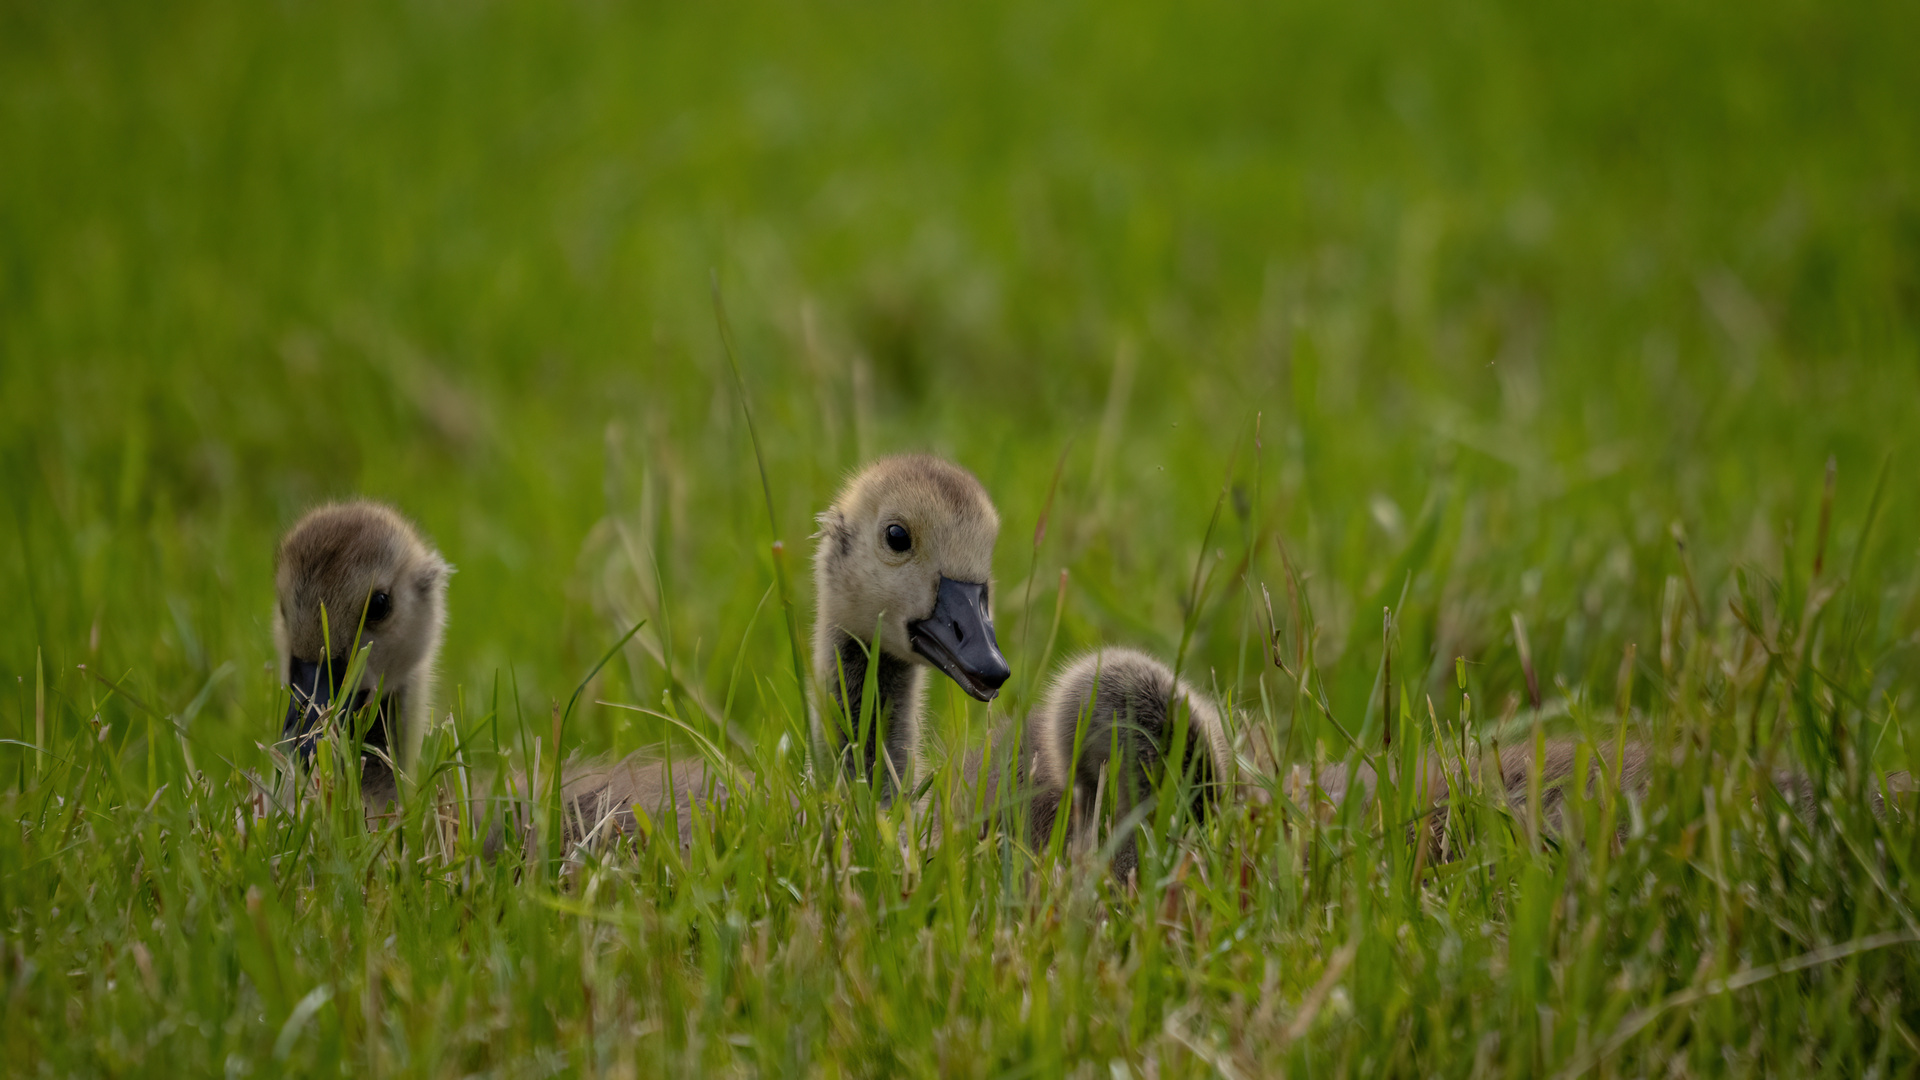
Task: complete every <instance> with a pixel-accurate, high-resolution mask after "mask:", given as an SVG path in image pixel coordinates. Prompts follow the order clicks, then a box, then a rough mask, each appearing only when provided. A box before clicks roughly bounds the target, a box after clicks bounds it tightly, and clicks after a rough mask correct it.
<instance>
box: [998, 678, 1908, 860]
mask: <svg viewBox="0 0 1920 1080" xmlns="http://www.w3.org/2000/svg"><path fill="white" fill-rule="evenodd" d="M1180 710H1184V711H1185V712H1186V713H1187V714H1188V715H1189V716H1190V721H1189V732H1190V733H1189V736H1188V741H1187V752H1186V755H1185V758H1184V760H1182V761H1181V762H1180V763H1179V764H1180V767H1181V768H1182V769H1184V770H1186V772H1187V774H1188V776H1189V777H1190V779H1191V780H1192V782H1193V785H1194V786H1193V792H1194V795H1193V797H1194V803H1193V812H1194V816H1195V817H1196V818H1204V817H1205V815H1206V814H1207V813H1210V812H1213V811H1214V810H1216V809H1217V808H1218V807H1219V806H1220V805H1221V804H1222V803H1223V802H1224V801H1225V800H1227V799H1230V798H1232V797H1233V796H1234V795H1235V794H1236V793H1237V792H1242V791H1246V792H1251V791H1252V790H1253V785H1251V784H1236V783H1235V782H1234V777H1233V774H1232V772H1231V771H1230V770H1231V768H1232V766H1233V757H1232V748H1231V745H1230V742H1229V739H1228V735H1227V730H1226V728H1225V726H1224V725H1223V724H1222V714H1221V712H1220V710H1219V708H1218V707H1217V706H1216V705H1215V703H1214V702H1213V700H1212V699H1211V698H1210V697H1208V696H1207V695H1206V694H1203V693H1201V692H1199V691H1196V690H1194V689H1193V688H1192V687H1191V686H1189V685H1187V684H1186V683H1185V682H1184V681H1176V680H1175V678H1174V674H1173V670H1172V669H1171V668H1170V667H1168V666H1167V665H1166V664H1165V663H1163V662H1161V661H1160V660H1158V659H1156V658H1154V657H1152V656H1149V655H1147V654H1145V653H1142V652H1137V651H1135V650H1132V649H1106V650H1102V651H1100V652H1096V653H1091V654H1088V655H1087V656H1084V657H1081V658H1080V659H1079V660H1077V661H1075V662H1074V663H1072V664H1071V665H1069V666H1068V667H1067V668H1066V670H1064V671H1063V672H1062V673H1061V674H1060V676H1059V677H1057V678H1056V679H1055V680H1054V682H1053V683H1052V685H1051V686H1050V687H1049V688H1048V690H1047V693H1046V695H1045V696H1044V697H1043V698H1042V700H1041V702H1040V704H1039V706H1037V707H1036V708H1035V709H1034V711H1033V713H1032V715H1031V716H1030V717H1029V718H1028V727H1027V732H1028V734H1027V737H1028V739H1029V742H1030V745H1031V747H1032V751H1031V754H1030V757H1029V761H1030V762H1031V764H1030V768H1029V773H1030V779H1031V781H1032V787H1033V789H1034V794H1033V800H1034V803H1033V811H1032V825H1033V832H1034V836H1035V839H1036V843H1044V842H1045V840H1046V838H1047V835H1048V834H1049V833H1050V832H1051V830H1052V826H1053V822H1054V818H1055V815H1056V813H1057V810H1058V807H1059V806H1060V805H1061V804H1062V803H1063V802H1064V803H1065V804H1066V812H1067V813H1068V824H1067V833H1068V835H1069V836H1070V837H1072V838H1074V840H1075V841H1076V843H1077V844H1078V845H1080V846H1081V847H1083V848H1084V847H1085V846H1087V845H1088V844H1090V842H1091V840H1092V839H1093V838H1094V833H1095V830H1096V828H1097V821H1098V819H1099V818H1100V817H1101V816H1102V808H1101V806H1100V805H1099V804H1100V802H1101V800H1102V799H1105V800H1107V801H1106V807H1107V808H1110V810H1111V820H1114V821H1125V820H1126V819H1127V816H1128V813H1129V811H1130V810H1131V809H1132V808H1133V807H1134V806H1135V805H1137V803H1138V800H1140V799H1141V798H1143V797H1144V796H1146V795H1147V794H1149V793H1151V792H1155V791H1166V790H1169V789H1168V787H1167V785H1168V784H1169V783H1170V782H1171V781H1172V779H1173V777H1172V775H1171V770H1170V766H1171V765H1172V764H1174V763H1173V762H1172V761H1170V760H1169V759H1170V758H1171V755H1172V751H1173V739H1174V719H1173V718H1174V717H1176V716H1178V715H1179V711H1180ZM1076 738H1078V739H1079V752H1078V756H1077V757H1076V756H1075V753H1074V744H1075V739H1076ZM1115 750H1117V751H1118V753H1119V755H1120V765H1119V767H1118V768H1117V769H1115V768H1112V766H1111V759H1112V755H1113V753H1114V751H1115ZM1580 758H1581V755H1580V753H1579V749H1578V746H1577V744H1576V743H1574V742H1573V741H1572V740H1568V739H1551V740H1548V741H1547V742H1546V744H1545V746H1544V748H1543V752H1542V753H1540V755H1539V756H1538V758H1537V759H1536V756H1535V751H1534V747H1533V746H1532V745H1519V746H1509V747H1504V748H1502V749H1500V750H1499V752H1498V753H1497V754H1493V753H1489V754H1486V755H1483V756H1482V757H1481V758H1479V759H1477V760H1475V759H1471V758H1470V759H1469V760H1468V761H1467V762H1466V763H1465V766H1464V767H1465V768H1466V769H1468V770H1471V771H1472V772H1473V774H1474V775H1473V778H1472V779H1473V782H1474V784H1475V785H1476V786H1481V787H1484V789H1485V790H1487V791H1489V792H1491V793H1493V795H1494V797H1495V798H1496V799H1498V800H1500V801H1501V802H1502V803H1504V804H1505V805H1506V806H1507V807H1508V808H1509V809H1510V810H1512V811H1513V812H1515V813H1516V814H1526V813H1528V812H1529V810H1528V808H1529V806H1530V803H1531V800H1532V798H1533V792H1535V791H1537V792H1538V793H1539V801H1538V803H1537V804H1533V805H1537V807H1538V812H1539V815H1540V817H1539V818H1538V821H1539V823H1540V826H1541V827H1542V828H1544V829H1546V830H1547V831H1549V832H1557V831H1558V830H1560V829H1561V828H1563V827H1564V824H1565V816H1566V803H1567V797H1568V794H1569V789H1570V788H1571V786H1572V784H1573V783H1574V782H1576V779H1577V778H1578V776H1579V773H1580V771H1581V765H1580ZM1651 764H1652V761H1651V760H1650V752H1649V750H1648V748H1647V746H1646V745H1645V744H1644V743H1640V742H1637V741H1627V742H1625V743H1624V744H1623V745H1622V746H1621V747H1620V749H1619V755H1618V757H1617V758H1616V757H1615V756H1614V754H1613V753H1612V752H1611V751H1610V750H1608V749H1607V748H1602V749H1601V750H1599V751H1596V752H1594V753H1593V754H1591V755H1588V757H1587V764H1586V766H1585V772H1586V776H1585V780H1584V782H1585V783H1586V785H1587V790H1588V791H1589V792H1593V791H1594V790H1596V788H1597V787H1598V786H1599V785H1602V784H1605V785H1607V786H1609V787H1610V788H1611V789H1612V790H1614V791H1618V792H1623V793H1632V794H1644V793H1645V792H1646V791H1647V790H1648V787H1649V774H1648V770H1649V767H1650V766H1651ZM1461 767H1462V766H1461V764H1460V763H1458V762H1454V763H1443V762H1442V761H1441V759H1440V757H1439V756H1438V755H1435V754H1429V755H1428V756H1427V758H1426V761H1425V763H1424V766H1423V770H1422V771H1423V772H1424V775H1423V776H1417V777H1415V778H1413V779H1414V781H1415V782H1417V783H1419V784H1420V785H1421V788H1420V792H1421V796H1420V797H1421V799H1422V800H1423V802H1424V805H1426V806H1427V807H1429V808H1435V809H1437V808H1440V807H1443V806H1445V805H1446V804H1447V803H1448V802H1449V801H1450V800H1451V798H1452V790H1453V785H1455V784H1458V783H1459V782H1460V781H1461V780H1462V779H1464V778H1463V777H1461V776H1460V775H1458V773H1459V771H1460V769H1461ZM1536 773H1537V777H1538V779H1537V780H1536ZM1109 777H1117V778H1118V781H1119V782H1118V785H1117V786H1118V790H1115V787H1116V785H1115V783H1114V782H1113V781H1112V780H1110V779H1109ZM1274 779H1275V780H1276V782H1277V783H1276V790H1277V791H1278V792H1279V793H1280V794H1282V795H1284V796H1285V797H1286V798H1288V799H1289V800H1291V801H1292V802H1294V803H1295V804H1296V805H1299V806H1301V807H1304V808H1307V809H1308V810H1309V811H1310V812H1313V813H1317V814H1320V815H1326V814H1330V813H1331V812H1332V810H1333V809H1334V808H1335V807H1338V806H1339V805H1340V804H1341V803H1342V802H1344V801H1345V800H1346V799H1347V798H1348V797H1349V796H1356V797H1358V798H1359V799H1361V800H1362V801H1363V802H1366V801H1371V799H1372V798H1373V795H1374V789H1375V783H1376V776H1375V773H1374V770H1373V768H1372V767H1371V766H1370V765H1367V764H1365V763H1360V764H1356V765H1355V766H1353V767H1352V768H1351V769H1349V768H1348V767H1347V766H1346V765H1341V764H1330V765H1322V766H1318V767H1313V766H1307V765H1294V766H1291V767H1290V768H1287V769H1286V770H1284V771H1283V772H1282V774H1281V775H1279V776H1277V777H1275V778H1274ZM1772 780H1773V784H1774V787H1775V788H1776V789H1777V790H1778V791H1779V792H1780V794H1781V795H1782V796H1783V797H1785V799H1786V800H1787V802H1788V803H1789V804H1790V805H1792V806H1793V807H1794V808H1795V809H1796V810H1797V811H1798V812H1799V813H1800V814H1802V815H1803V816H1804V815H1808V814H1812V813H1814V812H1816V811H1817V810H1818V793H1817V792H1816V790H1815V784H1814V782H1813V781H1812V780H1811V779H1810V778H1809V777H1808V776H1807V775H1806V774H1805V773H1803V772H1798V771H1795V770H1791V769H1782V770H1777V771H1775V772H1774V774H1773V777H1772ZM1405 782H1406V781H1405V780H1403V781H1402V783H1405ZM1262 786H1264V785H1262ZM1913 789H1914V785H1913V782H1912V779H1911V778H1910V776H1909V775H1908V774H1907V773H1904V772H1896V773H1891V774H1889V775H1888V776H1887V777H1886V791H1887V793H1907V792H1911V791H1912V790H1913ZM1869 799H1870V802H1871V806H1872V809H1873V811H1874V812H1875V813H1877V814H1884V813H1885V810H1886V807H1885V795H1884V794H1883V793H1882V792H1880V791H1874V792H1871V793H1870V794H1869ZM1427 823H1428V824H1427V836H1426V841H1425V842H1426V843H1427V844H1429V845H1430V850H1431V851H1432V852H1433V853H1434V854H1435V855H1436V856H1437V857H1438V858H1441V859H1445V858H1448V857H1450V856H1451V854H1452V853H1451V852H1449V851H1448V850H1447V849H1446V846H1445V845H1446V838H1445V836H1444V835H1443V833H1444V830H1443V825H1444V818H1443V817H1442V816H1440V815H1437V814H1434V815H1429V816H1428V817H1427ZM1136 836H1137V827H1136V829H1135V830H1134V831H1130V832H1129V834H1128V835H1127V836H1126V837H1125V838H1123V839H1122V840H1121V841H1120V843H1119V844H1118V846H1117V847H1116V849H1115V855H1114V860H1113V870H1114V873H1115V874H1116V875H1118V876H1121V877H1125V876H1126V874H1127V872H1128V871H1129V870H1131V869H1132V868H1133V867H1134V866H1135V865H1136V864H1137V860H1138V853H1137V851H1136V849H1135V837H1136Z"/></svg>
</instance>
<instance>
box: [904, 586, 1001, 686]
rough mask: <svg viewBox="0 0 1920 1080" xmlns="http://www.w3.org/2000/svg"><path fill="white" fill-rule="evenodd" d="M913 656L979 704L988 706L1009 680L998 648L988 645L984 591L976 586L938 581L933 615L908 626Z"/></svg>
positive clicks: (989, 627) (990, 628)
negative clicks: (957, 684)
mask: <svg viewBox="0 0 1920 1080" xmlns="http://www.w3.org/2000/svg"><path fill="white" fill-rule="evenodd" d="M907 639H908V640H909V641H911V642H912V643H913V651H914V652H917V653H919V654H920V655H921V656H924V657H926V658H927V659H928V660H931V661H933V663H934V666H936V667H938V668H939V669H940V670H941V671H944V672H946V673H947V677H948V678H950V679H952V680H953V681H954V682H957V683H959V684H960V688H961V689H962V690H965V691H966V692H967V693H969V694H972V695H973V696H974V697H976V698H978V699H979V700H981V701H992V700H993V698H994V695H996V694H998V693H999V692H1000V687H1001V685H1002V684H1003V683H1005V682H1006V681H1007V676H1008V675H1011V674H1013V672H1012V671H1011V670H1009V669H1008V667H1007V658H1006V657H1004V656H1001V655H1000V645H999V643H998V642H996V641H994V640H993V620H992V619H991V618H988V617H987V587H986V585H985V584H983V583H981V582H977V581H955V580H953V579H952V578H949V577H943V578H941V579H940V595H939V597H938V599H936V600H935V601H934V604H933V614H931V615H929V616H927V617H926V618H924V619H921V620H919V621H917V622H910V623H908V624H907Z"/></svg>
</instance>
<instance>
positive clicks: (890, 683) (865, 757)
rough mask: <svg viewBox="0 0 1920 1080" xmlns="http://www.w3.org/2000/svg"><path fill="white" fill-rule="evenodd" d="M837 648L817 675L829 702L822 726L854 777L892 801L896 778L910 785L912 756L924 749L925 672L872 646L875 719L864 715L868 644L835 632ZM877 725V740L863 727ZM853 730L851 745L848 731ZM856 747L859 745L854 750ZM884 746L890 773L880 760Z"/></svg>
mask: <svg viewBox="0 0 1920 1080" xmlns="http://www.w3.org/2000/svg"><path fill="white" fill-rule="evenodd" d="M831 635H832V636H831V641H832V643H833V648H832V649H831V650H830V651H828V652H826V653H824V654H822V656H821V660H822V662H823V670H821V671H817V672H815V673H814V674H815V677H816V678H818V679H819V681H820V685H821V686H822V687H824V688H825V690H826V694H827V698H828V701H829V708H828V710H827V716H826V717H824V722H825V726H826V730H827V740H828V745H829V746H832V747H834V748H835V749H836V750H838V751H840V752H841V753H842V754H843V755H844V756H845V758H846V759H847V769H848V772H849V774H850V775H852V776H853V777H854V778H855V779H863V780H865V779H870V780H872V781H874V782H876V783H878V784H879V785H880V788H881V790H882V792H884V793H885V795H886V796H887V797H891V795H892V794H893V790H894V779H895V777H898V778H899V781H900V783H902V784H910V783H912V776H913V765H914V754H915V750H916V748H917V747H918V746H919V745H920V698H921V696H922V695H921V691H922V687H923V685H924V682H925V674H926V672H925V669H924V668H922V667H921V666H920V665H919V664H915V663H911V662H909V661H906V660H902V659H900V658H898V657H896V656H893V655H892V654H890V653H888V652H887V651H886V650H885V649H881V648H878V647H874V648H873V650H872V652H873V655H874V657H875V659H876V660H877V664H876V667H875V670H874V690H875V693H876V694H877V695H878V697H879V701H878V702H877V703H876V707H875V708H874V709H873V713H872V716H866V715H865V705H866V703H865V701H864V699H863V697H862V695H863V694H865V692H866V686H867V656H868V646H866V645H865V644H864V643H862V642H860V641H858V640H856V639H855V638H854V637H853V636H852V635H850V634H848V633H846V632H845V631H843V630H838V629H836V630H833V631H831ZM863 722H864V723H865V724H867V725H869V726H870V727H871V726H877V727H878V729H879V736H878V737H875V735H874V732H873V731H871V730H866V731H863V730H861V729H860V725H861V724H862V723H863ZM842 725H846V726H849V727H852V728H853V729H854V734H853V739H852V741H851V742H849V740H848V738H847V734H846V728H845V727H843V726H842ZM854 744H860V745H859V747H858V751H857V752H856V749H855V746H854ZM882 746H884V747H885V748H886V752H887V759H888V761H890V762H892V765H893V767H892V769H891V770H889V769H888V768H887V766H886V765H885V764H883V763H881V762H880V760H879V751H880V748H881V747H882Z"/></svg>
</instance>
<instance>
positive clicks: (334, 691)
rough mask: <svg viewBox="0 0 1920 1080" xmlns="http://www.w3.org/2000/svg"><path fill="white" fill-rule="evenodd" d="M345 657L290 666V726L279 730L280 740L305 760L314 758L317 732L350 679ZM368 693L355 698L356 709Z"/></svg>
mask: <svg viewBox="0 0 1920 1080" xmlns="http://www.w3.org/2000/svg"><path fill="white" fill-rule="evenodd" d="M349 659H350V657H349V656H348V655H346V654H343V655H340V656H336V657H334V658H333V659H332V660H318V661H315V660H302V659H300V658H299V657H297V656H296V657H294V658H293V662H292V663H290V664H288V665H287V689H288V690H289V691H290V692H291V700H289V701H288V702H287V722H286V723H285V724H284V725H283V726H282V727H281V728H280V740H281V741H282V742H290V743H293V744H294V746H295V747H296V748H297V749H298V750H299V751H300V754H301V756H302V758H303V759H306V760H311V759H312V757H313V741H314V735H315V728H316V727H317V726H318V724H319V723H320V720H321V718H322V717H324V716H326V714H327V709H328V708H330V707H331V706H332V705H333V703H334V700H335V699H336V698H338V697H339V695H340V684H341V683H343V682H345V681H346V678H347V661H348V660H349ZM366 697H367V692H366V691H365V690H362V691H360V693H358V694H356V695H354V702H353V707H354V708H355V709H358V708H359V707H360V706H361V705H363V704H365V702H366Z"/></svg>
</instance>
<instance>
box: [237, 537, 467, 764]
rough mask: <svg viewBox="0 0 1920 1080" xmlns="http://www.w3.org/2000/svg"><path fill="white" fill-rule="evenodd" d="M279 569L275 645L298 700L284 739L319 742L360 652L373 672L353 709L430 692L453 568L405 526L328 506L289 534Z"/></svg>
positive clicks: (292, 705)
mask: <svg viewBox="0 0 1920 1080" xmlns="http://www.w3.org/2000/svg"><path fill="white" fill-rule="evenodd" d="M276 563H277V565H276V569H275V572H274V588H275V592H276V593H277V603H276V604H275V606H274V611H273V638H274V643H275V644H276V645H277V646H278V647H279V650H280V662H281V674H282V676H283V677H284V678H285V679H286V680H287V684H288V687H289V688H290V689H291V690H292V698H293V699H292V701H291V702H290V703H289V705H288V707H287V720H286V726H285V728H284V729H283V731H282V732H281V737H282V738H283V739H299V738H300V737H302V736H305V735H307V734H309V732H310V731H311V729H312V727H313V725H314V724H315V723H316V722H317V721H318V720H319V718H320V717H321V716H322V715H324V714H325V712H326V710H327V708H328V707H329V706H330V705H332V704H333V703H334V702H335V701H337V700H338V698H339V695H340V690H341V686H342V683H343V682H344V681H345V679H346V676H347V669H348V666H349V664H350V663H351V662H352V660H353V650H354V647H355V644H356V643H357V644H358V645H360V646H361V647H363V648H366V649H367V665H366V670H365V673H364V674H363V675H362V677H361V680H360V682H359V684H358V685H359V689H358V690H357V691H356V693H355V696H354V698H353V700H352V701H351V702H349V703H347V704H349V705H350V706H351V707H352V708H354V709H359V708H360V707H362V706H364V705H365V704H366V703H367V700H368V698H369V697H370V696H371V695H372V694H373V693H374V692H376V691H378V692H379V693H380V694H381V695H382V696H383V697H394V696H397V695H403V694H408V693H410V692H411V693H413V695H414V696H415V697H416V698H417V697H419V696H420V695H422V694H424V693H425V687H424V686H421V685H420V684H421V683H423V682H424V681H425V680H426V678H427V676H428V672H429V669H430V667H431V664H432V661H433V657H434V654H435V653H437V652H438V651H439V648H440V632H441V628H442V627H443V626H444V625H445V624H446V617H447V616H446V591H447V575H448V574H449V573H450V572H451V567H449V566H448V565H447V563H446V560H444V559H442V558H441V557H440V553H439V552H437V551H435V550H434V549H433V548H432V547H431V546H429V545H428V544H427V543H426V541H424V540H423V539H421V537H420V534H419V533H418V532H417V531H415V529H414V527H413V526H412V525H411V524H409V523H408V522H407V520H406V519H405V518H403V517H401V516H400V515H399V514H398V513H396V512H394V510H393V509H391V508H390V507H387V506H383V505H381V504H379V503H374V502H349V503H337V504H333V505H329V506H322V507H320V508H319V509H317V510H314V511H311V512H310V513H308V514H307V515H306V516H305V517H303V518H301V519H300V521H299V522H298V523H297V524H295V525H294V527H293V528H292V529H290V530H289V531H288V532H287V535H286V536H285V537H284V538H283V539H282V540H281V541H280V551H279V555H278V558H277V560H276ZM421 704H424V702H421ZM386 712H387V710H386V709H384V708H383V709H382V714H383V715H385V714H386ZM394 719H396V720H397V719H399V718H398V717H395V718H394ZM394 749H397V747H396V748H394Z"/></svg>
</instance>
